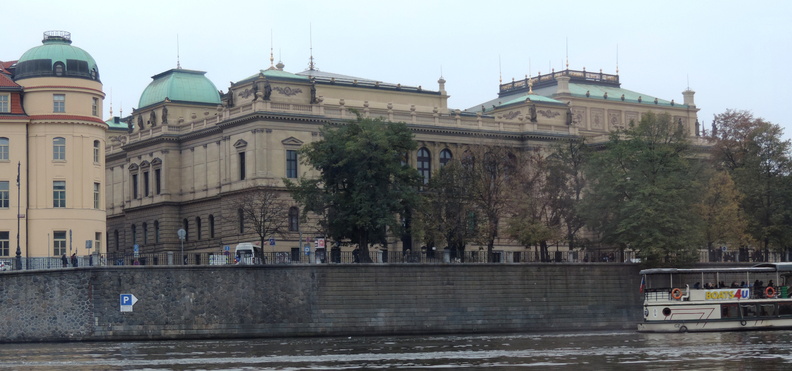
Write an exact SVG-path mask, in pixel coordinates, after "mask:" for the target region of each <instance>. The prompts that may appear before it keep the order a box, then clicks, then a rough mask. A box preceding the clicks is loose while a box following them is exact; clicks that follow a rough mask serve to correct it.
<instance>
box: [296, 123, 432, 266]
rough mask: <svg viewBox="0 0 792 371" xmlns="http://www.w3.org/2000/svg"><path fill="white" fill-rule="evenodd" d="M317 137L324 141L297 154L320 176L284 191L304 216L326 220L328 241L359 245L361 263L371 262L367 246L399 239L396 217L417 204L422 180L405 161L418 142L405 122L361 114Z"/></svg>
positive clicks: (327, 129) (399, 227) (311, 145)
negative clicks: (390, 237) (309, 214)
mask: <svg viewBox="0 0 792 371" xmlns="http://www.w3.org/2000/svg"><path fill="white" fill-rule="evenodd" d="M321 133H322V136H323V139H322V140H320V141H317V142H313V143H311V144H309V145H307V146H305V147H303V148H302V149H301V150H300V154H301V155H302V156H301V157H302V161H303V163H305V164H307V165H310V166H312V167H313V168H315V169H317V170H318V171H319V176H318V178H301V179H299V180H298V181H297V182H296V183H295V182H287V188H288V189H289V190H290V191H291V192H292V195H293V197H294V198H295V200H297V202H299V203H300V204H302V205H303V209H304V213H307V212H314V213H317V214H320V215H325V216H326V218H325V219H324V220H326V223H327V231H328V234H329V236H330V237H331V238H333V239H335V240H336V241H341V240H349V241H351V242H352V243H355V244H357V245H358V247H359V248H360V259H361V261H362V262H371V261H372V259H371V256H370V254H369V245H370V244H372V243H385V240H386V235H387V233H389V232H390V233H395V234H397V235H398V234H399V233H400V229H401V223H400V218H398V215H400V214H401V215H404V214H405V213H406V212H407V211H406V210H407V209H408V208H412V207H414V205H415V203H416V202H417V199H418V187H419V185H420V176H419V174H418V172H417V170H415V169H413V168H412V167H410V166H409V165H408V164H406V163H405V162H404V161H403V159H404V154H406V153H409V152H410V151H413V150H415V149H416V148H417V144H416V142H415V141H414V140H413V134H412V132H410V130H409V129H408V128H407V125H406V124H404V123H390V122H385V121H383V120H381V119H364V118H361V117H360V116H358V118H357V120H354V121H351V122H349V123H347V124H344V125H341V126H339V127H332V126H325V127H324V128H323V129H322V131H321Z"/></svg>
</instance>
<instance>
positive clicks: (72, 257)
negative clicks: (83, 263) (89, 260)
mask: <svg viewBox="0 0 792 371" xmlns="http://www.w3.org/2000/svg"><path fill="white" fill-rule="evenodd" d="M71 263H72V266H73V267H75V268H77V253H74V254H72V256H71Z"/></svg>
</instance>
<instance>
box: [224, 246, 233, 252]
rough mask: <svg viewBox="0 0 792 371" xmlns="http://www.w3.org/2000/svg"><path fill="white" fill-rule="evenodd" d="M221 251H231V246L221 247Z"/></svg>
mask: <svg viewBox="0 0 792 371" xmlns="http://www.w3.org/2000/svg"><path fill="white" fill-rule="evenodd" d="M223 251H231V246H228V245H225V246H223Z"/></svg>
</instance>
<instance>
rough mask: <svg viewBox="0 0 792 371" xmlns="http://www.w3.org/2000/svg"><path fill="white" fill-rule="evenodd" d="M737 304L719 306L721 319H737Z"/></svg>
mask: <svg viewBox="0 0 792 371" xmlns="http://www.w3.org/2000/svg"><path fill="white" fill-rule="evenodd" d="M738 317H740V312H738V311H737V304H721V318H738Z"/></svg>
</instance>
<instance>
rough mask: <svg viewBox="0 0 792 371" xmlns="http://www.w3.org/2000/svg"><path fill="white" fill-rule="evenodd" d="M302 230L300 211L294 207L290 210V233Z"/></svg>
mask: <svg viewBox="0 0 792 371" xmlns="http://www.w3.org/2000/svg"><path fill="white" fill-rule="evenodd" d="M299 230H300V209H298V208H296V207H294V206H292V207H290V208H289V232H297V231H299Z"/></svg>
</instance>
